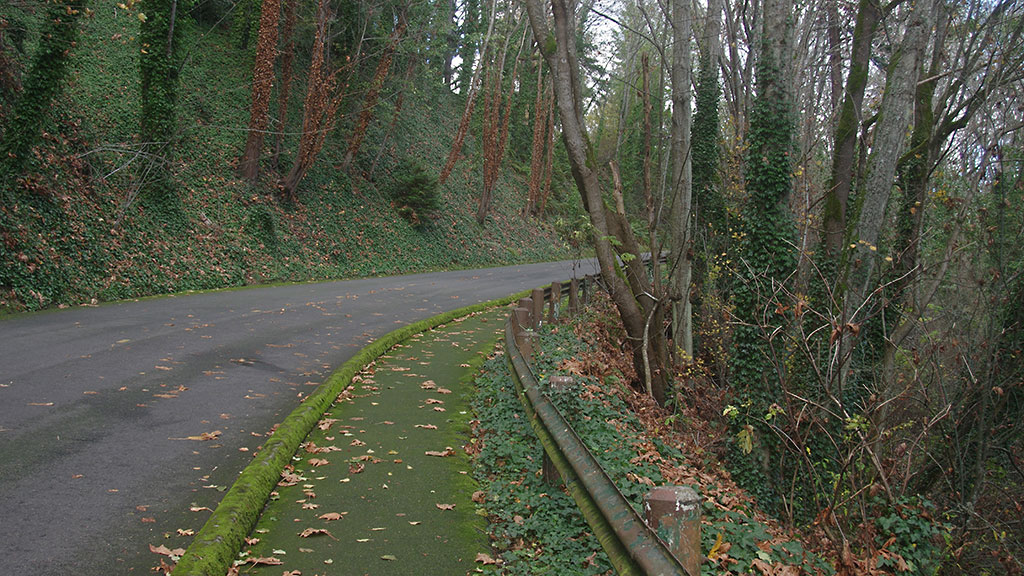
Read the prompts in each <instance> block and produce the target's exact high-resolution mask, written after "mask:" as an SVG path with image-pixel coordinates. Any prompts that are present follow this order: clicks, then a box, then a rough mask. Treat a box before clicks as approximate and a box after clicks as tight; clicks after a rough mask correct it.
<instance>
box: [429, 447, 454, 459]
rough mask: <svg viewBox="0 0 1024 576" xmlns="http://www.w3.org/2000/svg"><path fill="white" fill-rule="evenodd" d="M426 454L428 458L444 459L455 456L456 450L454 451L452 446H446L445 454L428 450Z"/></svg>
mask: <svg viewBox="0 0 1024 576" xmlns="http://www.w3.org/2000/svg"><path fill="white" fill-rule="evenodd" d="M424 454H426V455H427V456H438V457H441V458H444V457H446V456H452V455H454V454H455V450H454V449H452V447H451V446H446V447H445V449H444V451H443V452H438V451H437V450H427V451H426V452H424Z"/></svg>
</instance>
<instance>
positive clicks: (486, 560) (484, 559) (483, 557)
mask: <svg viewBox="0 0 1024 576" xmlns="http://www.w3.org/2000/svg"><path fill="white" fill-rule="evenodd" d="M475 562H479V563H481V564H483V565H484V566H487V565H491V564H497V563H498V561H497V560H495V559H494V558H491V557H490V556H489V555H487V554H484V553H483V552H477V554H476V560H475Z"/></svg>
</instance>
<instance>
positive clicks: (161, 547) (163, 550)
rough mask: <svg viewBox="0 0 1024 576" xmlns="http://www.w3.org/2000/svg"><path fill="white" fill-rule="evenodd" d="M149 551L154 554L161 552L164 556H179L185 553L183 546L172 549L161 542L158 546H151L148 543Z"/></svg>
mask: <svg viewBox="0 0 1024 576" xmlns="http://www.w3.org/2000/svg"><path fill="white" fill-rule="evenodd" d="M149 551H150V552H152V553H154V554H162V555H164V556H178V557H180V556H181V555H182V554H184V553H185V549H184V548H175V549H174V550H171V549H170V548H168V547H167V546H164V545H163V544H161V545H159V546H153V545H152V544H150V545H149Z"/></svg>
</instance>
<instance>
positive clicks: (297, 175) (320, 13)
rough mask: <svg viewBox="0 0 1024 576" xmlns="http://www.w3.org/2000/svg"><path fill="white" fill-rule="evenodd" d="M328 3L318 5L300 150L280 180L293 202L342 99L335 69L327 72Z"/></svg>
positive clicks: (321, 0)
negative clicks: (338, 91) (336, 90)
mask: <svg viewBox="0 0 1024 576" xmlns="http://www.w3.org/2000/svg"><path fill="white" fill-rule="evenodd" d="M333 17H334V16H333V14H332V13H331V9H330V6H329V5H328V3H327V0H320V1H319V3H318V5H317V20H316V35H315V36H314V38H313V55H312V62H311V63H310V65H309V77H308V79H307V80H306V99H305V101H304V103H303V111H302V136H301V138H300V140H299V150H298V153H297V154H296V155H295V162H294V163H293V164H292V168H291V170H290V171H289V172H288V175H287V176H285V177H284V179H283V180H282V181H281V189H282V191H283V192H284V194H285V196H286V197H287V198H289V199H291V200H292V201H294V200H295V199H296V196H297V191H298V187H299V183H300V182H301V181H302V179H303V178H304V177H305V175H306V171H308V170H309V168H310V167H311V166H312V165H313V162H314V161H315V160H316V156H317V154H319V153H320V149H321V148H322V147H323V145H324V139H326V138H327V133H328V132H329V131H330V130H331V128H332V127H333V125H334V116H335V113H336V112H337V110H338V106H340V105H341V96H340V95H339V94H335V93H334V92H335V87H336V85H337V75H338V73H339V72H340V71H341V68H338V69H337V70H335V71H334V72H331V71H330V64H329V63H328V61H327V55H326V45H327V39H328V36H329V28H330V21H331V20H332V19H333Z"/></svg>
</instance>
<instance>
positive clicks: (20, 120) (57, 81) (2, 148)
mask: <svg viewBox="0 0 1024 576" xmlns="http://www.w3.org/2000/svg"><path fill="white" fill-rule="evenodd" d="M85 5H86V2H85V0H67V1H61V2H51V3H49V7H48V8H47V10H46V20H45V24H44V27H43V31H42V34H41V35H40V39H39V47H38V48H37V49H36V52H35V54H34V55H33V56H32V64H31V65H30V67H29V70H28V73H27V75H26V77H25V82H24V89H23V90H22V92H21V94H20V95H19V96H18V98H17V100H16V101H15V103H14V107H13V108H14V109H13V113H12V114H11V116H10V118H9V119H8V123H7V125H6V126H5V127H4V131H3V141H2V143H0V172H3V173H0V186H3V188H4V190H3V193H4V194H7V192H8V190H7V186H4V182H3V181H4V180H6V177H7V176H10V177H14V176H17V175H18V174H19V173H20V172H21V171H22V169H23V168H24V167H25V164H26V162H27V161H28V159H29V156H30V155H31V153H32V147H33V146H34V145H35V143H36V141H37V139H38V138H39V135H40V134H41V133H42V131H43V125H44V123H45V122H46V119H47V118H48V116H49V114H48V112H49V110H50V107H51V106H52V104H53V101H54V99H56V98H57V97H58V96H60V93H61V92H62V91H63V89H64V79H65V77H66V76H67V64H68V60H69V59H70V58H71V50H72V48H74V45H75V40H76V39H77V38H78V18H79V17H80V16H81V14H82V11H83V10H84V9H85Z"/></svg>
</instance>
